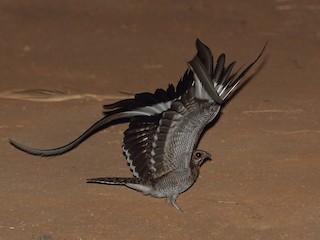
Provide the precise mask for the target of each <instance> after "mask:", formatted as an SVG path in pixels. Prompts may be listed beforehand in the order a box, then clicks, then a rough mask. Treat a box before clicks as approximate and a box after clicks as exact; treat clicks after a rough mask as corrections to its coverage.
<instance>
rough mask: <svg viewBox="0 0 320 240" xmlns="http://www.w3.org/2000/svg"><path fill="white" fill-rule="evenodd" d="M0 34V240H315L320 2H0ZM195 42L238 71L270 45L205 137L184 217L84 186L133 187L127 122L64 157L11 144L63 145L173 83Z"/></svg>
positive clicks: (131, 195) (319, 229) (319, 172)
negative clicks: (205, 157) (105, 112)
mask: <svg viewBox="0 0 320 240" xmlns="http://www.w3.org/2000/svg"><path fill="white" fill-rule="evenodd" d="M0 36H1V37H0V79H1V80H0V101H1V111H0V114H1V122H0V139H1V142H0V144H1V145H0V149H1V156H0V203H1V204H0V239H1V240H2V239H4V240H6V239H10V240H11V239H32V240H40V239H41V240H52V239H55V240H56V239H99V240H100V239H268V240H269V239H290V240H295V239H299V240H301V239H308V240H309V239H320V163H319V155H320V148H319V143H320V141H319V140H320V123H319V121H320V108H319V102H318V101H319V90H320V63H319V58H320V49H319V46H320V4H319V1H318V0H313V1H311V0H310V1H298V0H273V1H271V0H270V1H257V0H245V1H237V0H230V1H222V0H216V1H209V0H208V1H204V0H203V1H193V0H187V1H175V2H173V1H129V0H126V1H116V0H109V1H104V0H97V1H84V0H77V1H76V0H69V1H61V0H59V1H57V0H52V1H40V0H23V1H22V0H20V1H9V0H7V1H5V0H1V1H0ZM197 37H199V38H200V39H201V40H202V41H203V42H204V43H206V44H207V45H208V46H209V47H210V48H211V50H212V52H213V54H214V56H215V58H217V56H218V54H220V53H222V52H225V53H226V55H227V62H231V61H233V60H237V61H238V65H237V66H238V67H240V66H242V65H243V64H248V63H250V61H252V60H253V59H254V58H255V57H256V56H257V55H258V53H259V51H260V50H261V49H262V47H263V45H264V44H265V43H266V41H268V47H267V50H266V52H265V55H264V57H263V60H262V61H260V62H259V64H258V65H257V66H255V67H254V69H253V71H252V72H251V73H254V72H256V73H257V74H256V75H255V76H254V78H253V79H252V80H251V82H250V83H249V84H248V85H247V86H246V87H245V88H244V89H242V91H241V92H240V93H239V94H237V96H235V98H234V99H232V101H231V102H230V103H229V104H228V105H227V106H225V108H224V109H223V113H222V114H221V116H220V119H219V121H217V122H216V123H215V124H214V125H213V126H212V127H211V128H210V129H209V130H208V131H207V132H206V134H205V135H204V137H203V138H202V139H201V142H200V145H199V148H200V149H203V150H206V151H209V152H211V153H212V154H213V156H214V161H213V162H207V163H206V164H205V165H204V166H203V167H202V169H201V176H200V178H199V179H198V181H197V182H196V184H195V185H194V186H193V187H192V188H191V189H190V190H189V191H187V192H186V193H184V194H182V195H180V197H179V198H178V203H179V205H180V206H181V208H183V210H185V211H186V212H185V213H180V212H178V211H176V210H175V209H174V208H173V207H170V206H169V205H167V204H166V203H165V201H164V199H156V198H152V197H146V196H143V195H142V194H141V193H138V192H135V191H133V190H130V189H127V188H125V187H112V186H106V185H105V186H104V185H92V184H86V179H87V178H92V177H103V176H131V172H130V171H129V168H128V167H127V165H126V162H125V159H124V156H123V155H122V151H121V143H122V137H123V131H124V130H125V129H126V127H127V125H126V124H123V125H118V126H113V127H110V128H108V129H106V130H104V131H102V132H100V133H98V134H95V135H94V136H92V137H91V138H90V139H88V140H87V141H86V142H85V143H83V144H81V145H80V146H79V147H78V148H77V149H75V150H74V151H71V152H70V153H67V154H65V155H62V156H58V157H51V158H40V157H36V156H30V155H27V154H25V153H23V152H20V151H18V150H16V149H14V148H13V147H12V146H10V145H9V144H8V138H13V139H15V140H17V141H19V142H22V143H25V144H27V145H30V146H33V147H38V148H51V147H57V146H60V145H63V144H65V143H67V142H69V141H70V140H73V139H74V138H75V137H77V136H78V135H79V134H81V133H82V132H83V131H84V130H85V129H87V127H89V126H90V125H91V124H92V123H94V122H95V121H96V120H98V119H100V118H101V116H102V105H103V104H104V103H111V102H114V101H117V100H118V99H121V98H124V97H128V95H126V94H123V93H122V92H126V93H129V94H131V93H136V92H144V91H149V92H153V91H154V90H155V89H156V88H159V87H161V88H166V87H167V84H168V83H177V82H178V80H179V78H180V77H181V75H182V74H183V73H184V71H185V69H186V62H187V61H189V60H191V59H192V57H193V56H194V54H195V53H196V49H195V39H196V38H197ZM259 65H260V67H259ZM32 89H44V90H50V91H53V92H42V93H39V91H38V92H35V91H30V90H32ZM121 91H122V92H121Z"/></svg>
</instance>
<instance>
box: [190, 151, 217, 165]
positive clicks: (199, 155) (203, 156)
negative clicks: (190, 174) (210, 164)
mask: <svg viewBox="0 0 320 240" xmlns="http://www.w3.org/2000/svg"><path fill="white" fill-rule="evenodd" d="M206 160H212V157H211V154H210V153H208V152H206V151H202V150H195V151H193V154H192V162H193V163H194V164H195V165H198V166H201V164H202V163H204V162H205V161H206Z"/></svg>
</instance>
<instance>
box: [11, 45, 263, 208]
mask: <svg viewBox="0 0 320 240" xmlns="http://www.w3.org/2000/svg"><path fill="white" fill-rule="evenodd" d="M196 46H197V49H198V53H197V55H196V56H195V57H194V58H193V59H192V60H191V61H190V62H189V63H188V65H189V66H188V69H187V70H186V72H185V74H184V76H183V77H182V78H181V80H180V81H179V82H178V84H177V87H176V88H175V87H174V86H173V85H171V84H170V85H169V87H168V88H167V90H163V89H157V90H156V91H155V92H154V93H139V94H136V95H135V97H134V98H133V99H126V100H121V101H118V102H115V103H113V104H109V105H105V106H104V108H105V109H106V111H105V117H104V118H102V119H101V120H99V121H98V122H96V123H95V124H94V125H92V126H91V127H90V128H89V129H88V130H87V131H85V132H84V133H83V134H82V135H81V136H80V137H79V138H77V139H75V140H74V141H72V142H71V143H69V144H67V145H65V146H62V147H59V148H54V149H47V150H41V149H34V148H30V147H27V146H25V145H22V144H20V143H17V142H15V141H13V140H10V143H11V144H12V145H13V146H14V147H16V148H18V149H20V150H22V151H25V152H27V153H29V154H34V155H40V156H53V155H59V154H63V153H65V152H68V151H70V150H72V149H74V148H75V147H77V146H78V145H79V144H80V143H81V142H83V141H85V140H86V139H87V138H88V137H90V136H91V135H92V134H94V133H96V132H97V131H99V130H101V129H103V128H105V127H108V126H109V125H111V124H114V123H118V122H119V121H120V122H123V121H129V122H130V124H129V128H128V129H127V130H126V131H125V133H124V140H123V152H124V154H125V156H126V159H127V162H128V165H129V167H130V169H131V171H132V172H133V175H134V177H133V178H93V179H88V183H102V184H115V185H124V186H127V187H130V188H133V189H135V190H138V191H141V192H143V193H144V194H146V195H151V196H154V197H164V198H166V199H167V201H168V202H170V203H171V204H172V205H173V206H175V207H176V208H177V209H179V207H178V206H177V204H176V198H177V197H178V195H179V194H181V193H182V192H184V191H186V190H187V189H189V188H190V187H191V186H192V185H193V183H194V182H195V181H196V179H197V177H198V175H199V170H200V166H201V164H202V163H203V161H204V160H206V159H207V158H211V155H210V154H209V153H207V152H205V151H201V150H197V149H196V148H197V144H198V141H199V138H200V135H201V133H202V131H203V129H204V128H205V127H206V126H207V124H208V123H210V122H211V121H212V120H213V119H215V118H216V116H217V115H218V113H219V112H220V109H221V107H222V106H223V104H224V103H225V102H226V101H227V100H228V99H229V98H231V96H232V95H233V94H234V93H235V92H236V90H238V89H239V83H240V80H241V79H242V78H243V77H244V75H245V74H246V73H247V72H248V71H249V70H250V68H251V67H252V66H253V65H254V64H255V63H256V61H257V60H258V59H259V58H260V56H261V54H262V52H261V53H260V55H259V56H258V58H257V59H256V60H255V61H254V62H253V63H251V64H250V65H249V66H248V67H247V68H245V69H244V70H243V71H242V72H240V73H239V74H237V73H238V72H237V73H235V74H233V73H232V69H233V67H234V65H235V62H232V63H231V64H229V65H228V66H227V67H225V55H224V54H221V55H220V56H219V58H218V60H217V64H216V66H214V63H213V57H212V54H211V51H210V49H209V48H208V47H207V46H206V45H204V44H203V43H202V42H201V41H200V40H198V39H197V41H196ZM262 51H263V50H262Z"/></svg>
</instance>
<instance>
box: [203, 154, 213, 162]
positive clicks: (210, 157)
mask: <svg viewBox="0 0 320 240" xmlns="http://www.w3.org/2000/svg"><path fill="white" fill-rule="evenodd" d="M205 160H210V161H212V156H211V154H210V153H208V156H207V157H206V158H205Z"/></svg>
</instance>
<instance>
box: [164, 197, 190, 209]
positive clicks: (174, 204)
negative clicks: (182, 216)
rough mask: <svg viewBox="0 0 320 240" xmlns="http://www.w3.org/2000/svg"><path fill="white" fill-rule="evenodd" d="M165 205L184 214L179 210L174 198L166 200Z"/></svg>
mask: <svg viewBox="0 0 320 240" xmlns="http://www.w3.org/2000/svg"><path fill="white" fill-rule="evenodd" d="M166 203H168V204H170V205H171V206H173V207H174V208H175V209H177V210H178V211H179V212H182V213H185V211H183V210H181V208H179V206H178V204H177V202H176V199H175V198H167V199H166Z"/></svg>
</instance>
